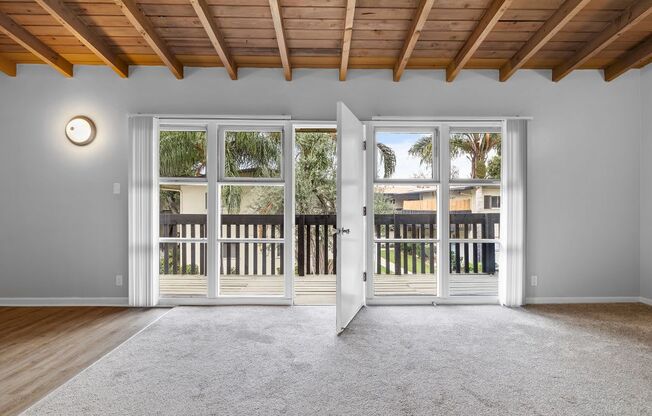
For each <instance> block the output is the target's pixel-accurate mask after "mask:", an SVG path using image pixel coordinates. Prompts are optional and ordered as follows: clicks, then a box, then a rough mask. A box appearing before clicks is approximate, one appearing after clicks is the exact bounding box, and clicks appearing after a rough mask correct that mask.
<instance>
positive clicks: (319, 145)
mask: <svg viewBox="0 0 652 416" xmlns="http://www.w3.org/2000/svg"><path fill="white" fill-rule="evenodd" d="M336 146H337V135H336V133H334V132H333V133H331V132H310V133H307V132H302V133H299V134H297V135H296V150H297V152H296V158H295V163H296V165H295V166H296V170H295V175H296V176H295V184H296V207H297V212H301V213H313V214H327V213H334V212H335V204H336V195H337V191H336V188H337V182H336V181H337V161H336ZM378 151H379V159H380V160H379V162H380V163H381V164H382V166H383V171H384V175H385V177H389V176H391V175H392V174H393V173H394V170H395V169H396V155H395V153H394V151H393V150H392V149H391V148H390V147H388V146H386V145H383V144H378ZM282 154H283V152H282V140H281V134H280V133H273V132H272V133H270V132H227V134H226V136H225V145H224V169H225V174H226V176H227V177H252V178H256V177H275V176H278V175H279V173H280V169H281V157H282ZM205 174H206V133H205V132H192V131H190V132H184V131H163V132H161V138H160V175H161V176H163V177H199V176H204V175H205ZM271 189H274V188H271ZM221 191H222V192H221V198H222V205H223V207H224V211H225V212H227V213H230V214H233V213H238V212H239V211H240V205H241V203H242V187H240V186H224V187H222V190H221ZM162 197H163V198H165V200H166V201H165V203H166V205H168V202H167V201H168V200H170V202H171V203H172V202H174V200H173V198H175V196H174V195H172V194H170V195H168V194H165V195H162ZM252 199H253V200H254V201H256V202H255V203H254V204H255V206H254V207H252V208H255V210H256V212H260V213H265V212H278V210H279V207H281V206H282V204H283V192H282V191H281V190H280V188H278V189H274V191H269V190H268V191H266V192H264V194H262V193H261V195H260V196H259V197H255V198H252Z"/></svg>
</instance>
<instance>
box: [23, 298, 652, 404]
mask: <svg viewBox="0 0 652 416" xmlns="http://www.w3.org/2000/svg"><path fill="white" fill-rule="evenodd" d="M631 308H633V310H634V315H632V314H624V315H623V316H624V317H626V318H625V319H626V320H625V321H623V322H618V319H612V318H613V316H612V315H613V314H612V315H610V317H607V318H604V319H602V318H600V317H599V316H598V317H596V318H591V316H590V314H589V312H590V311H589V310H587V311H585V312H586V313H582V310H581V309H579V310H578V311H579V312H577V311H576V312H573V313H574V314H575V315H577V316H574V315H573V313H570V314H559V313H557V312H556V310H552V311H550V310H546V309H527V310H526V309H507V308H501V307H498V306H437V307H370V308H366V309H363V310H362V311H361V313H360V315H359V316H358V317H357V318H356V319H355V320H354V322H353V323H352V324H351V326H350V328H349V330H347V331H346V332H345V333H344V334H343V335H341V336H339V337H338V336H336V335H335V333H334V327H335V317H334V308H332V307H293V308H287V307H195V308H193V307H182V308H176V309H174V310H172V311H171V312H170V313H168V314H167V315H165V316H164V317H163V318H162V319H161V320H159V321H158V322H157V323H155V324H154V325H152V326H150V327H149V328H147V329H146V330H145V331H143V332H142V333H140V334H139V335H137V336H136V337H134V338H132V339H131V340H129V341H128V342H127V343H125V344H123V345H122V346H121V347H119V348H118V349H117V350H115V351H113V352H112V353H110V354H109V355H107V356H106V357H104V358H103V359H102V360H100V361H99V362H97V363H96V364H95V365H93V366H91V367H90V368H89V369H87V370H86V371H84V372H83V373H81V374H80V375H78V376H77V377H75V378H74V379H72V380H71V381H69V382H68V383H67V384H65V385H64V386H62V387H61V388H59V389H58V390H56V391H55V392H54V393H52V394H50V395H49V396H48V397H46V398H45V399H44V400H43V401H41V402H39V403H37V404H36V405H35V406H33V407H32V408H31V409H29V410H28V411H27V412H26V413H25V414H27V415H650V414H652V338H651V337H650V335H651V332H650V328H651V327H652V325H648V324H650V323H652V320H651V318H652V313H651V312H652V308H648V307H645V306H642V305H641V306H631ZM646 308H647V309H646ZM616 318H617V317H616ZM610 319H611V321H610Z"/></svg>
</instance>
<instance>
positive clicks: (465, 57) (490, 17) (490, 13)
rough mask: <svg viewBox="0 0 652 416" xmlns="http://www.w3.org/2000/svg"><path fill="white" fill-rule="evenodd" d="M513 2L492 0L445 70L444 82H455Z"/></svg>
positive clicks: (510, 0)
mask: <svg viewBox="0 0 652 416" xmlns="http://www.w3.org/2000/svg"><path fill="white" fill-rule="evenodd" d="M512 1H513V0H494V1H493V2H492V3H491V5H490V6H489V8H488V9H487V11H486V12H485V13H484V15H483V16H482V19H480V22H479V23H478V25H477V26H476V27H475V29H474V30H473V32H472V33H471V36H470V37H469V38H468V39H467V41H466V42H465V43H464V46H462V49H460V51H459V52H458V54H457V56H456V57H455V59H453V61H452V62H451V63H450V64H449V65H448V67H447V68H446V81H448V82H452V81H453V80H455V78H456V77H457V75H458V74H459V73H460V71H461V70H462V69H463V68H464V66H465V65H466V63H467V62H468V61H469V59H471V57H472V56H473V54H474V53H475V51H477V50H478V48H479V47H480V45H481V44H482V42H483V41H484V40H485V38H486V37H487V35H489V33H490V32H491V30H492V29H493V28H494V26H496V23H498V21H499V20H500V18H501V17H502V15H503V14H504V13H505V11H506V10H507V9H508V8H509V6H510V5H511V4H512Z"/></svg>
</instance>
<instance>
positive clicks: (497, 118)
mask: <svg viewBox="0 0 652 416" xmlns="http://www.w3.org/2000/svg"><path fill="white" fill-rule="evenodd" d="M371 120H372V121H503V120H534V117H528V116H495V117H412V116H406V117H399V116H373V117H371Z"/></svg>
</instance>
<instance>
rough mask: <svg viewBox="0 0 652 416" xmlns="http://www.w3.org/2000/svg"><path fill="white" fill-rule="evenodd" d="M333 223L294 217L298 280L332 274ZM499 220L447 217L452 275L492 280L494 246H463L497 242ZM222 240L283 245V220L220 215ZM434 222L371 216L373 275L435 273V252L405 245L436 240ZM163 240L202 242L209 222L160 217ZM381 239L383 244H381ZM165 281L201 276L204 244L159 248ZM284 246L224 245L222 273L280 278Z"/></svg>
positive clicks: (433, 218)
mask: <svg viewBox="0 0 652 416" xmlns="http://www.w3.org/2000/svg"><path fill="white" fill-rule="evenodd" d="M336 218H337V217H336V216H335V215H297V216H296V217H295V236H296V252H295V259H296V270H295V273H296V274H297V275H299V276H306V275H320V274H321V275H326V274H335V270H336V258H337V239H336V237H335V235H334V229H335V226H336ZM499 220H500V216H499V214H498V213H483V214H478V213H460V212H456V213H451V216H450V232H449V236H450V238H451V239H454V240H455V241H454V242H452V243H451V244H450V252H449V253H450V269H449V270H450V272H451V273H453V274H495V273H496V272H497V265H496V244H495V243H489V242H471V241H469V242H466V241H462V240H466V239H468V240H473V239H494V238H498V237H499V234H498V228H499V227H498V224H499ZM220 221H221V226H222V236H224V237H226V238H238V239H243V238H282V237H283V216H282V215H222V216H221V219H220ZM436 226H437V214H436V213H433V212H430V213H401V214H378V215H376V216H375V230H374V232H375V236H376V239H377V240H379V241H377V242H376V244H375V251H376V253H375V254H376V255H375V258H376V260H375V261H376V268H375V272H376V274H393V275H403V274H426V273H434V272H435V267H436V249H435V244H434V243H430V242H414V241H410V240H407V241H406V242H402V241H401V240H402V239H424V238H425V239H434V238H436V236H437V230H436ZM159 231H160V236H161V237H182V238H183V237H189V238H205V237H206V215H202V214H161V215H160V230H159ZM382 239H386V240H388V241H382ZM160 252H161V270H160V271H161V273H162V274H194V275H197V274H200V275H206V259H207V253H206V243H201V242H181V243H161V244H160ZM282 253H283V243H280V242H279V243H269V242H265V243H263V242H244V243H235V242H233V243H228V242H227V243H223V245H222V259H221V264H220V268H221V269H220V270H221V272H222V273H227V274H237V275H282V274H283V273H284V264H283V255H282Z"/></svg>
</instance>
